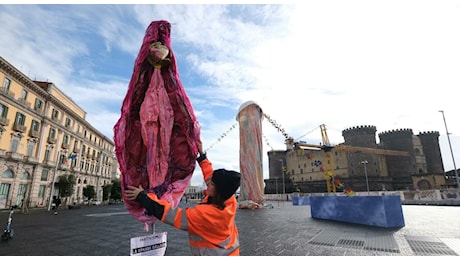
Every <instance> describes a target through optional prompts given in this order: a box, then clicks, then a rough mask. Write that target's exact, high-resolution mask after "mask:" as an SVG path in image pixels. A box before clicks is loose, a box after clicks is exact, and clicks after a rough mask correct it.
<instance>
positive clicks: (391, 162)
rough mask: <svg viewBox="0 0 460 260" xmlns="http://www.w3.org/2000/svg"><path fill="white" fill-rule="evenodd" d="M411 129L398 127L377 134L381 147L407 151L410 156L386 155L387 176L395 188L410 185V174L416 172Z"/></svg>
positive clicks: (411, 184) (403, 187)
mask: <svg viewBox="0 0 460 260" xmlns="http://www.w3.org/2000/svg"><path fill="white" fill-rule="evenodd" d="M413 137H414V136H413V132H412V129H408V128H405V129H399V130H391V131H386V132H383V133H380V134H379V138H380V145H381V146H382V148H383V149H387V150H397V151H407V152H409V154H410V156H409V157H407V156H387V157H386V162H387V169H388V176H389V177H391V178H392V179H393V184H394V188H395V189H406V188H408V187H412V186H413V183H412V177H411V175H412V174H415V173H416V161H415V154H414V142H413Z"/></svg>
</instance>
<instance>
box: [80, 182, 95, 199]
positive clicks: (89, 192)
mask: <svg viewBox="0 0 460 260" xmlns="http://www.w3.org/2000/svg"><path fill="white" fill-rule="evenodd" d="M83 196H85V197H87V198H88V199H90V200H91V199H94V197H96V191H95V190H94V186H93V185H88V186H86V187H84V188H83Z"/></svg>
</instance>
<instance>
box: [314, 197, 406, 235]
mask: <svg viewBox="0 0 460 260" xmlns="http://www.w3.org/2000/svg"><path fill="white" fill-rule="evenodd" d="M310 211H311V217H312V218H320V219H328V220H336V221H341V222H349V223H355V224H363V225H369V226H378V227H385V228H393V227H404V226H405V223H404V216H403V212H402V206H401V198H400V197H399V196H324V197H319V196H312V197H310Z"/></svg>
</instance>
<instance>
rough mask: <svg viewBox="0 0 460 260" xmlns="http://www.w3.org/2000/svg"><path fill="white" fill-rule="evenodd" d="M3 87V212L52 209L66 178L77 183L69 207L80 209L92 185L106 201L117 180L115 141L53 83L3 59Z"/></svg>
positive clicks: (0, 81)
mask: <svg viewBox="0 0 460 260" xmlns="http://www.w3.org/2000/svg"><path fill="white" fill-rule="evenodd" d="M0 84H2V85H1V86H0V209H4V208H8V207H10V206H11V205H19V206H21V205H22V203H27V205H28V207H46V206H48V205H50V199H51V198H52V196H54V195H58V193H59V190H58V189H57V186H56V185H55V183H57V181H58V180H59V177H60V176H62V175H64V174H73V175H74V176H75V179H76V185H75V187H74V189H75V190H74V192H73V195H72V196H71V197H70V198H68V199H69V200H68V201H67V203H68V204H71V203H74V202H75V203H81V202H82V200H83V199H84V198H83V195H82V193H83V188H84V187H86V186H88V185H92V186H94V187H95V190H96V197H97V199H98V200H101V199H102V187H103V186H104V185H106V184H110V183H111V182H112V178H114V175H115V174H117V164H116V158H115V155H114V143H113V141H112V140H111V139H110V138H108V137H106V136H104V135H103V134H102V133H100V132H99V131H98V130H97V129H95V128H94V127H92V126H91V124H89V123H88V122H87V121H86V120H85V117H86V112H85V111H84V110H83V109H82V108H80V107H79V106H78V105H77V104H76V103H74V102H73V101H72V99H71V98H69V97H68V96H67V95H66V94H65V93H63V92H62V91H61V90H60V89H58V88H57V87H56V86H55V85H54V84H53V83H51V82H43V81H33V80H31V79H29V78H28V77H27V76H25V75H24V74H23V73H21V72H20V71H19V70H17V69H16V68H15V67H14V66H12V65H11V64H9V63H8V62H7V61H6V60H5V59H3V58H2V57H0ZM53 183H54V184H53Z"/></svg>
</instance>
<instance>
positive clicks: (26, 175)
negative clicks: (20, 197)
mask: <svg viewBox="0 0 460 260" xmlns="http://www.w3.org/2000/svg"><path fill="white" fill-rule="evenodd" d="M21 179H23V180H30V174H29V173H28V172H23V173H22V175H21Z"/></svg>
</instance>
